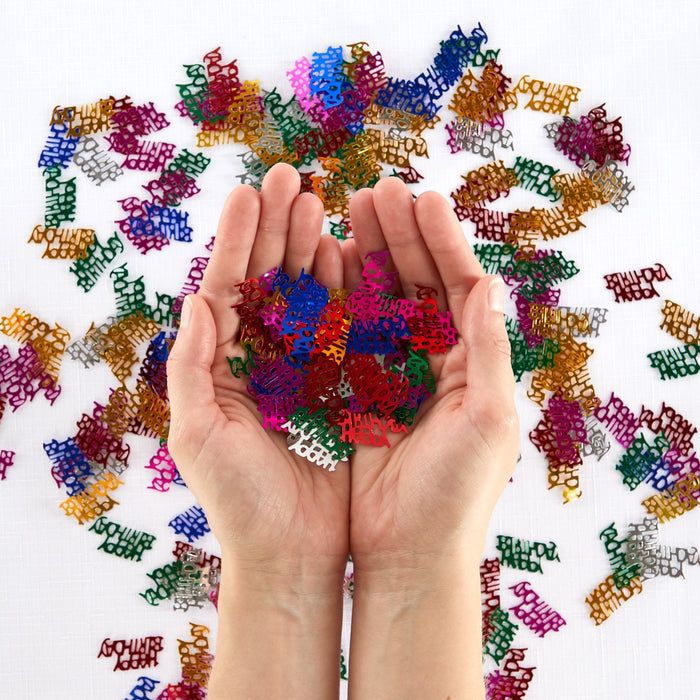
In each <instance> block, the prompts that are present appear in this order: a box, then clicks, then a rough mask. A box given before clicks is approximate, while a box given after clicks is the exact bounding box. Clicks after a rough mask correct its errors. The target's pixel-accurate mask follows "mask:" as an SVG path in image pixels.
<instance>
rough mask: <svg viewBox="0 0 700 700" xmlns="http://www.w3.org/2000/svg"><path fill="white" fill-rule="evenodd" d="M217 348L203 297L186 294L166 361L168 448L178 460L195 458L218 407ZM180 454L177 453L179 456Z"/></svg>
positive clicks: (212, 326) (211, 317) (214, 329)
mask: <svg viewBox="0 0 700 700" xmlns="http://www.w3.org/2000/svg"><path fill="white" fill-rule="evenodd" d="M215 350H216V327H215V324H214V318H213V316H212V313H211V310H210V309H209V305H208V304H207V302H206V301H205V299H204V298H203V297H201V296H197V295H195V294H191V295H189V296H187V297H185V299H184V301H183V305H182V315H181V318H180V327H179V329H178V332H177V338H176V339H175V342H174V344H173V347H172V349H171V350H170V354H169V356H168V363H167V376H168V397H169V399H170V433H169V436H168V450H169V452H170V453H171V455H173V458H174V459H175V461H176V462H177V459H178V456H180V457H182V458H183V459H184V460H186V461H189V459H191V458H194V457H195V456H196V454H197V453H198V452H199V449H200V448H201V445H202V444H203V443H204V441H205V439H206V435H207V433H208V432H209V430H210V428H211V426H212V424H213V422H214V413H217V412H218V406H217V404H216V401H215V397H214V383H213V380H212V374H211V367H212V364H213V362H214V353H215ZM176 455H178V456H176Z"/></svg>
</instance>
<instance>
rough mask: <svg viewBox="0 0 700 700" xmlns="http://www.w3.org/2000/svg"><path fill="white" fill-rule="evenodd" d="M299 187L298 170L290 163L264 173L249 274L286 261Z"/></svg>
mask: <svg viewBox="0 0 700 700" xmlns="http://www.w3.org/2000/svg"><path fill="white" fill-rule="evenodd" d="M299 187H300V180H299V173H298V172H297V171H296V169H295V168H294V167H293V166H291V165H289V164H288V163H277V164H276V165H273V166H272V167H271V168H270V170H268V172H267V174H266V175H265V177H264V179H263V183H262V187H261V188H260V198H261V199H262V208H261V211H260V222H259V224H258V232H257V235H256V236H255V243H254V244H253V250H252V251H251V253H250V260H249V261H248V277H259V276H260V275H263V274H264V273H266V272H268V271H269V270H271V269H272V268H276V267H281V266H282V264H283V263H284V253H285V250H286V247H287V235H288V233H289V220H290V216H291V211H292V205H293V203H294V200H295V199H296V197H297V195H298V194H299Z"/></svg>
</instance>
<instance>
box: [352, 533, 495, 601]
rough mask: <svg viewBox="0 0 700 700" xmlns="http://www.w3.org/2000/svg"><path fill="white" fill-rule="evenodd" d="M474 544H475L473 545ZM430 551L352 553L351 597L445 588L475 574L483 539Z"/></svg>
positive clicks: (447, 589)
mask: <svg viewBox="0 0 700 700" xmlns="http://www.w3.org/2000/svg"><path fill="white" fill-rule="evenodd" d="M477 543H478V544H477ZM477 543H472V544H470V545H468V546H460V547H451V548H445V549H442V550H439V551H434V552H415V551H403V552H391V553H388V552H379V553H371V554H367V553H360V554H353V571H354V580H355V593H354V595H355V596H358V595H359V596H361V595H362V594H363V593H366V594H368V595H372V596H376V595H381V596H400V595H408V596H410V595H412V594H419V593H422V592H424V593H429V592H439V591H443V592H445V591H449V590H451V589H454V588H455V587H456V588H459V581H460V580H461V579H463V578H464V577H472V576H473V575H474V573H475V572H477V573H478V571H479V567H480V564H481V559H482V555H483V542H482V541H481V540H480V539H479V540H477Z"/></svg>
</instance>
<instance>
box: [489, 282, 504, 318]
mask: <svg viewBox="0 0 700 700" xmlns="http://www.w3.org/2000/svg"><path fill="white" fill-rule="evenodd" d="M505 296H506V286H505V284H503V280H502V279H501V278H500V277H494V278H493V279H492V280H491V282H489V306H490V307H491V310H492V311H498V312H499V313H503V301H504V299H505Z"/></svg>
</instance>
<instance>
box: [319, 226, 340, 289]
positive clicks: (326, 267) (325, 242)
mask: <svg viewBox="0 0 700 700" xmlns="http://www.w3.org/2000/svg"><path fill="white" fill-rule="evenodd" d="M313 275H314V277H315V278H316V279H317V280H318V281H319V282H320V283H321V284H323V285H325V286H326V287H328V289H341V288H342V287H343V254H342V253H341V251H340V243H339V241H338V239H337V238H334V237H333V236H330V235H325V236H321V240H320V241H319V242H318V248H317V249H316V257H315V259H314V264H313Z"/></svg>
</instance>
